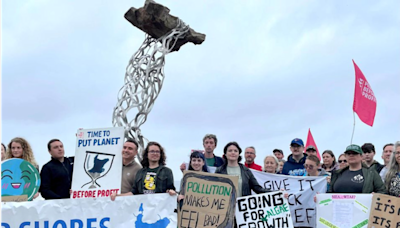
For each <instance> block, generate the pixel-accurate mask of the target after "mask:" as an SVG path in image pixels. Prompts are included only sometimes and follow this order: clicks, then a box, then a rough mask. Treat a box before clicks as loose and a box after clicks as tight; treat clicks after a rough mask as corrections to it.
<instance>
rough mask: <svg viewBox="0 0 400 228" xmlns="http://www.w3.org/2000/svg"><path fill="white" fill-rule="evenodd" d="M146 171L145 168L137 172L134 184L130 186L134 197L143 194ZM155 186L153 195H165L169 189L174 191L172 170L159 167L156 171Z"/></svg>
mask: <svg viewBox="0 0 400 228" xmlns="http://www.w3.org/2000/svg"><path fill="white" fill-rule="evenodd" d="M147 170H148V168H147V167H145V168H142V169H140V170H139V171H138V172H137V174H136V178H135V183H134V184H133V186H132V187H133V188H132V193H133V194H134V195H136V194H143V188H144V179H145V178H146V174H147ZM155 185H156V189H155V193H166V192H167V190H169V189H172V190H175V186H174V176H173V174H172V170H171V169H169V168H168V167H166V166H163V165H160V168H159V169H158V171H157V175H156V180H155Z"/></svg>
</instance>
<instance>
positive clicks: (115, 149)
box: [71, 127, 124, 198]
mask: <svg viewBox="0 0 400 228" xmlns="http://www.w3.org/2000/svg"><path fill="white" fill-rule="evenodd" d="M123 144H124V128H122V127H116V128H101V129H80V130H78V133H77V139H76V152H75V163H74V173H73V178H72V194H71V198H96V197H109V196H110V195H111V194H112V193H113V192H116V193H118V192H119V191H120V188H121V170H122V155H121V151H122V148H123Z"/></svg>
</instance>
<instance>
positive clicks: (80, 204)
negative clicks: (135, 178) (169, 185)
mask: <svg viewBox="0 0 400 228" xmlns="http://www.w3.org/2000/svg"><path fill="white" fill-rule="evenodd" d="M175 208H176V196H170V195H169V194H168V193H160V194H149V195H135V196H119V197H117V198H116V200H115V201H111V200H110V199H109V198H97V199H93V198H85V199H59V200H44V201H43V200H38V201H32V202H18V203H17V202H11V203H2V207H1V214H2V218H1V219H2V220H1V227H2V228H15V227H25V228H28V227H38V228H41V227H43V228H52V227H53V228H61V227H68V228H83V227H85V228H87V227H93V228H94V227H96V228H135V227H136V228H144V227H149V228H150V227H154V228H176V226H177V223H176V213H175V212H174V210H175Z"/></svg>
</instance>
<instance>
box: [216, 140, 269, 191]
mask: <svg viewBox="0 0 400 228" xmlns="http://www.w3.org/2000/svg"><path fill="white" fill-rule="evenodd" d="M241 153H242V148H240V146H239V144H238V143H237V142H230V143H228V144H226V146H225V147H224V155H223V158H224V159H225V162H224V164H223V165H222V166H220V167H218V168H217V170H216V171H215V173H221V174H228V175H233V176H238V177H239V183H238V194H237V196H238V197H241V196H248V195H251V190H253V191H254V192H256V193H265V192H270V190H267V189H265V188H263V187H261V186H260V184H259V183H258V182H257V180H256V178H255V177H254V175H253V173H252V172H251V171H250V170H249V168H247V167H246V166H244V165H243V164H241V163H239V162H240V161H241V160H242V157H241V156H240V154H241Z"/></svg>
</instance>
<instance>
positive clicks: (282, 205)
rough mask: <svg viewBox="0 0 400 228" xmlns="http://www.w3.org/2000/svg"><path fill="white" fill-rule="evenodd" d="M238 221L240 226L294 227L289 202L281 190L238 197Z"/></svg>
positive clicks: (244, 227)
mask: <svg viewBox="0 0 400 228" xmlns="http://www.w3.org/2000/svg"><path fill="white" fill-rule="evenodd" d="M236 222H237V227H239V228H246V227H249V228H250V227H279V228H293V222H292V218H291V214H290V208H289V204H288V201H287V200H286V199H285V198H284V197H283V192H281V191H278V192H271V193H264V194H259V195H251V196H245V197H240V198H238V199H237V205H236Z"/></svg>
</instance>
